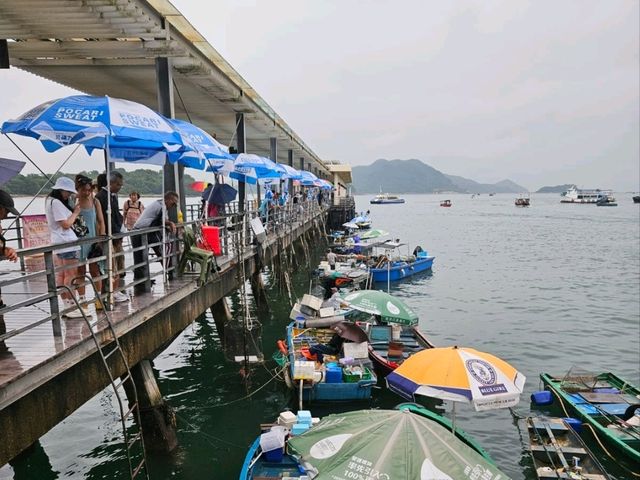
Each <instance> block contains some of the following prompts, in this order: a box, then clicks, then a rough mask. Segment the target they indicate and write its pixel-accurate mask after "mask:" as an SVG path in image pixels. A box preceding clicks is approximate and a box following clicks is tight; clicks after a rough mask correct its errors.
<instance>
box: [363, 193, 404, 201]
mask: <svg viewBox="0 0 640 480" xmlns="http://www.w3.org/2000/svg"><path fill="white" fill-rule="evenodd" d="M369 203H373V204H384V203H404V198H400V197H398V196H397V195H391V194H389V193H379V194H378V195H376V196H375V198H372V199H371V200H370V201H369Z"/></svg>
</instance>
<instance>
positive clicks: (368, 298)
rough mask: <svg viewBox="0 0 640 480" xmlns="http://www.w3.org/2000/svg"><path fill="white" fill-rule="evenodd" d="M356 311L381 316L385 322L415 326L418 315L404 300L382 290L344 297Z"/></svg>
mask: <svg viewBox="0 0 640 480" xmlns="http://www.w3.org/2000/svg"><path fill="white" fill-rule="evenodd" d="M342 299H343V301H344V303H346V304H347V305H348V306H349V307H351V308H353V309H354V310H358V311H360V312H364V313H370V314H371V315H379V316H380V317H381V319H382V321H384V322H389V323H399V324H403V325H415V324H417V323H418V315H417V314H416V313H415V312H414V311H413V310H411V308H409V307H408V306H407V305H406V304H405V303H404V302H403V301H402V300H400V299H399V298H397V297H394V296H392V295H389V294H388V293H385V292H383V291H380V290H358V291H356V292H350V293H347V294H346V295H344V296H342Z"/></svg>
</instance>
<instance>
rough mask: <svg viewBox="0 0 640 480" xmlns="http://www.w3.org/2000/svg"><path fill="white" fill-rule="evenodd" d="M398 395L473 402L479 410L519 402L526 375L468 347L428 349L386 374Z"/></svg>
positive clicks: (388, 382) (411, 397) (409, 397)
mask: <svg viewBox="0 0 640 480" xmlns="http://www.w3.org/2000/svg"><path fill="white" fill-rule="evenodd" d="M386 380H387V386H388V387H389V389H391V390H393V391H394V392H396V393H398V394H399V395H401V396H403V397H405V398H408V399H415V395H424V396H427V397H433V398H439V399H442V400H451V401H453V402H465V403H470V404H472V405H473V407H474V408H475V409H476V410H477V411H482V410H492V409H495V408H507V407H512V406H514V405H516V404H517V403H518V402H519V401H520V394H521V393H522V390H523V388H524V382H525V380H526V378H525V376H524V375H523V374H522V373H520V372H518V371H517V370H516V369H515V368H513V367H512V366H511V365H509V364H508V363H507V362H505V361H504V360H501V359H499V358H498V357H495V356H494V355H491V354H489V353H485V352H480V351H478V350H474V349H473V348H466V347H460V348H458V347H444V348H429V349H426V350H422V351H421V352H418V353H415V354H413V355H411V356H410V357H409V358H408V359H407V360H405V361H404V362H403V363H402V365H400V366H399V367H398V368H396V369H395V370H394V371H393V372H391V373H390V374H389V375H388V376H387V379H386Z"/></svg>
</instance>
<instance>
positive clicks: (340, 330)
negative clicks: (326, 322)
mask: <svg viewBox="0 0 640 480" xmlns="http://www.w3.org/2000/svg"><path fill="white" fill-rule="evenodd" d="M331 330H333V331H334V332H336V333H337V334H338V335H339V336H340V337H342V338H344V339H345V340H350V341H352V342H356V343H362V342H368V341H369V337H368V336H367V334H366V333H365V331H364V330H362V329H361V328H360V327H359V326H357V325H356V324H355V323H351V322H338V323H336V324H335V325H331Z"/></svg>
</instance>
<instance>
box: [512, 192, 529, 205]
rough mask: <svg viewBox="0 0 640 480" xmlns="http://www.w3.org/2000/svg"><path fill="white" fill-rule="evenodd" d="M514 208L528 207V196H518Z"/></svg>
mask: <svg viewBox="0 0 640 480" xmlns="http://www.w3.org/2000/svg"><path fill="white" fill-rule="evenodd" d="M515 203H516V207H528V206H529V205H530V204H531V199H530V198H529V195H520V196H519V197H518V198H516V202H515Z"/></svg>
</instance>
